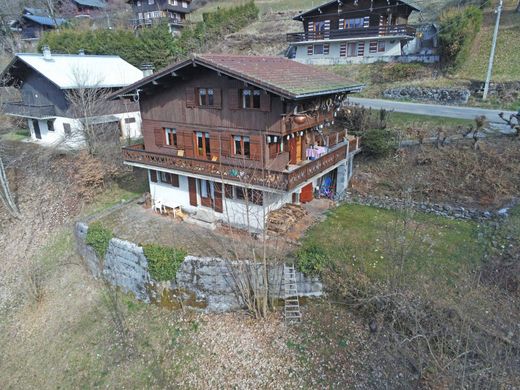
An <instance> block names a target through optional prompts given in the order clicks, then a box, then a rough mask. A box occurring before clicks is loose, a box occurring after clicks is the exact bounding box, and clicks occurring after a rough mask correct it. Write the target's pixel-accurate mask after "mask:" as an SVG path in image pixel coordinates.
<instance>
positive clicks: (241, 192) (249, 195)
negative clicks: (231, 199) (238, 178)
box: [235, 187, 264, 206]
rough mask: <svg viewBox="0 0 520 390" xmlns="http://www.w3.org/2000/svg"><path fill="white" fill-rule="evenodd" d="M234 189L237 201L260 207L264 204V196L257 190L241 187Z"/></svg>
mask: <svg viewBox="0 0 520 390" xmlns="http://www.w3.org/2000/svg"><path fill="white" fill-rule="evenodd" d="M235 188H236V194H237V199H240V200H246V199H247V201H248V202H251V203H254V204H257V205H260V206H261V205H262V204H263V203H264V194H263V192H262V191H259V190H252V189H249V188H243V187H235Z"/></svg>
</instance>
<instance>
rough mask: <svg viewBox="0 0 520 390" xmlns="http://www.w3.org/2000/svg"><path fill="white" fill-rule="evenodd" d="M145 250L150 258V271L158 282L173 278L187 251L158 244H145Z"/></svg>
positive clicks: (145, 253) (147, 257) (146, 255)
mask: <svg viewBox="0 0 520 390" xmlns="http://www.w3.org/2000/svg"><path fill="white" fill-rule="evenodd" d="M143 251H144V255H145V257H146V259H147V260H148V272H150V276H151V277H152V278H153V279H155V280H156V281H158V282H162V281H167V280H173V279H175V277H176V275H177V270H178V269H179V267H180V266H181V264H182V262H183V261H184V258H185V257H186V256H187V254H188V253H187V252H186V251H185V250H184V249H175V248H170V247H165V246H161V245H156V244H148V245H143Z"/></svg>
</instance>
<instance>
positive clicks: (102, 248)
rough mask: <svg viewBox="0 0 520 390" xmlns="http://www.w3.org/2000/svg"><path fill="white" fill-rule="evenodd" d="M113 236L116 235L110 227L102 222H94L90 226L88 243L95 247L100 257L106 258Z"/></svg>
mask: <svg viewBox="0 0 520 390" xmlns="http://www.w3.org/2000/svg"><path fill="white" fill-rule="evenodd" d="M112 237H114V235H113V234H112V232H111V231H110V229H107V228H105V227H103V225H101V222H94V223H93V224H91V225H90V226H89V227H88V231H87V240H86V242H87V245H90V246H91V247H92V248H94V251H95V252H96V254H97V255H98V256H99V257H100V258H104V257H105V254H106V253H107V249H108V244H109V243H110V240H111V239H112Z"/></svg>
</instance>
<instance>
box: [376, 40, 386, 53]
mask: <svg viewBox="0 0 520 390" xmlns="http://www.w3.org/2000/svg"><path fill="white" fill-rule="evenodd" d="M381 44H382V46H383V47H382V48H383V50H381ZM377 52H378V53H384V52H386V42H385V41H378V42H377Z"/></svg>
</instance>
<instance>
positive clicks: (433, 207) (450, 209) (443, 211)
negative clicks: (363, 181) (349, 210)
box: [341, 193, 518, 221]
mask: <svg viewBox="0 0 520 390" xmlns="http://www.w3.org/2000/svg"><path fill="white" fill-rule="evenodd" d="M341 200H342V201H344V202H346V203H355V204H361V205H365V206H374V207H380V208H383V209H390V210H399V209H402V208H404V207H411V208H412V209H413V210H415V211H420V212H423V213H428V214H435V215H438V216H442V217H447V218H453V219H465V220H475V221H482V220H488V219H492V218H496V217H506V216H507V214H508V210H509V208H510V207H512V206H513V205H515V204H517V203H518V201H513V202H512V204H511V205H510V206H508V207H504V208H502V209H500V210H498V211H493V210H478V209H475V208H466V207H462V206H455V205H448V204H439V203H432V202H417V201H413V200H412V201H405V200H402V199H395V198H390V197H378V196H373V195H366V196H359V195H350V194H348V193H345V194H344V195H343V197H342V199H341Z"/></svg>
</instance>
